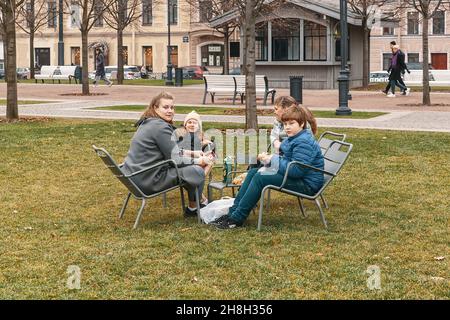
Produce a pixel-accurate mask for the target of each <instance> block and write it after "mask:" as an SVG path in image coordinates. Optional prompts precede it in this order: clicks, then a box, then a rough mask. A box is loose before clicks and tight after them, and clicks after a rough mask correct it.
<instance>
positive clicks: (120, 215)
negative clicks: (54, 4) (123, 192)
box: [119, 192, 131, 219]
mask: <svg viewBox="0 0 450 320" xmlns="http://www.w3.org/2000/svg"><path fill="white" fill-rule="evenodd" d="M130 197H131V193H130V192H128V196H127V198H126V199H125V202H124V203H123V206H122V210H120V213H119V219H122V217H123V214H124V213H125V209H126V208H127V205H128V201H129V200H130Z"/></svg>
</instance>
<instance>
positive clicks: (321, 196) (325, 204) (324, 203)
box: [320, 194, 329, 209]
mask: <svg viewBox="0 0 450 320" xmlns="http://www.w3.org/2000/svg"><path fill="white" fill-rule="evenodd" d="M320 199H322V202H323V205H324V206H325V208H326V209H329V208H328V203H327V202H326V201H325V198H324V197H323V195H322V194H321V195H320Z"/></svg>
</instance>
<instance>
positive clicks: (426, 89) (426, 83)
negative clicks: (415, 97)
mask: <svg viewBox="0 0 450 320" xmlns="http://www.w3.org/2000/svg"><path fill="white" fill-rule="evenodd" d="M428 21H429V19H428V17H427V16H425V15H424V17H423V23H422V25H423V32H422V49H423V51H422V55H423V70H422V71H423V83H422V85H423V96H422V104H423V105H424V106H431V97H430V74H429V72H430V71H429V67H428V63H429V59H428Z"/></svg>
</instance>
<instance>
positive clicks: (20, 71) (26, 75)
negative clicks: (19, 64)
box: [16, 68, 30, 80]
mask: <svg viewBox="0 0 450 320" xmlns="http://www.w3.org/2000/svg"><path fill="white" fill-rule="evenodd" d="M16 72H17V79H19V80H20V79H30V69H29V68H17V71H16Z"/></svg>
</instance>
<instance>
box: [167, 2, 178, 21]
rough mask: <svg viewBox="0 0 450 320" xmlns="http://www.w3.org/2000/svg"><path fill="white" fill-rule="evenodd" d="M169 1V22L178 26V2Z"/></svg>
mask: <svg viewBox="0 0 450 320" xmlns="http://www.w3.org/2000/svg"><path fill="white" fill-rule="evenodd" d="M168 1H169V21H170V24H171V25H176V24H178V0H168Z"/></svg>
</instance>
